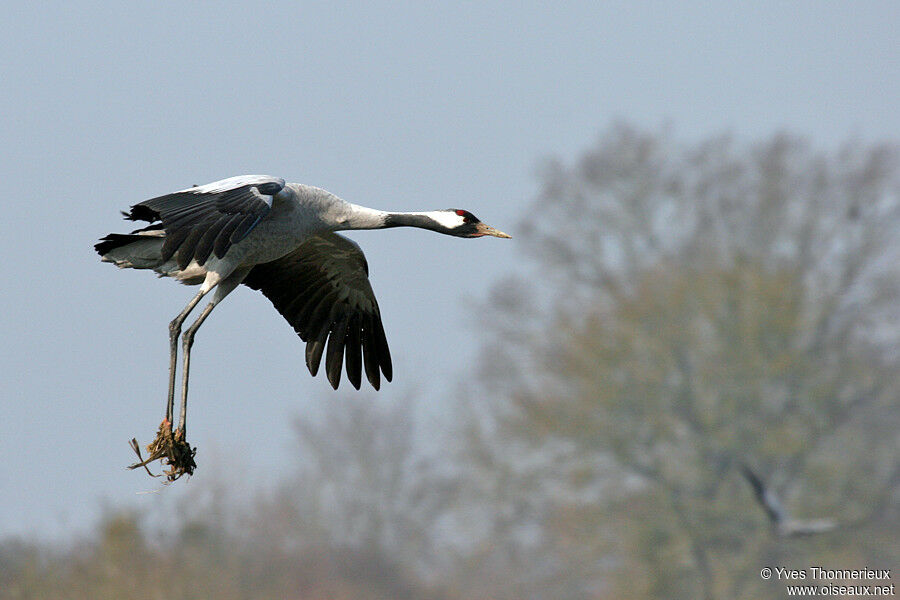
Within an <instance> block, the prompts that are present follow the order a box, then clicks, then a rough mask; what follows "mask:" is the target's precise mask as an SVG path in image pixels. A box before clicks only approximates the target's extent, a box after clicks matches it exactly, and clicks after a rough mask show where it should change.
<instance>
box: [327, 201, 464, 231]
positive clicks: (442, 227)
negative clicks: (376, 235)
mask: <svg viewBox="0 0 900 600" xmlns="http://www.w3.org/2000/svg"><path fill="white" fill-rule="evenodd" d="M341 221H342V222H341V223H340V225H339V226H338V229H385V228H388V227H419V228H421V229H431V230H433V231H439V232H442V233H447V232H448V231H451V230H453V229H454V228H456V227H459V226H460V225H462V224H463V217H461V216H460V215H457V214H456V213H454V212H453V211H447V210H431V211H424V212H387V211H383V210H375V209H372V208H367V207H365V206H359V205H357V204H349V207H348V210H347V212H346V213H345V214H344V218H343V219H342V220H341Z"/></svg>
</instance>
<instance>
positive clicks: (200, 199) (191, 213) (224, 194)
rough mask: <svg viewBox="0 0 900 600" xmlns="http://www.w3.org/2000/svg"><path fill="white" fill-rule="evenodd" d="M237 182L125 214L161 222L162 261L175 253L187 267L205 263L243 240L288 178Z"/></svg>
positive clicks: (147, 203) (161, 198)
mask: <svg viewBox="0 0 900 600" xmlns="http://www.w3.org/2000/svg"><path fill="white" fill-rule="evenodd" d="M236 183H237V184H236V185H235V187H233V188H230V189H225V190H218V191H210V192H206V191H203V187H200V188H196V189H193V190H184V191H181V192H175V193H173V194H166V195H165V196H159V197H157V198H151V199H150V200H144V201H143V202H140V203H138V204H135V205H134V206H132V207H131V211H130V212H129V213H128V214H127V215H126V217H127V218H129V219H131V220H133V221H138V220H140V221H149V222H151V223H152V222H154V221H161V222H162V227H163V228H164V229H165V231H166V241H165V243H164V244H163V247H162V260H163V261H167V260H169V259H170V258H172V257H173V256H174V257H175V258H176V261H177V263H178V267H179V268H181V269H184V268H186V267H187V265H188V263H190V262H191V260H196V261H197V263H198V264H200V265H203V264H204V263H206V260H207V259H208V258H209V257H210V255H211V254H213V253H215V255H216V256H217V257H219V258H222V257H223V256H225V253H226V252H227V251H228V249H229V248H230V247H231V246H232V245H233V244H236V243H237V242H239V241H241V240H242V239H244V238H245V237H247V234H249V233H250V231H251V230H252V229H253V227H255V226H256V224H257V223H259V221H260V219H262V218H263V217H264V216H266V214H268V212H269V210H271V208H272V196H274V195H275V194H277V193H278V192H280V191H281V190H282V188H284V180H282V179H277V178H269V177H260V178H257V179H255V180H249V181H248V180H245V181H239V182H236Z"/></svg>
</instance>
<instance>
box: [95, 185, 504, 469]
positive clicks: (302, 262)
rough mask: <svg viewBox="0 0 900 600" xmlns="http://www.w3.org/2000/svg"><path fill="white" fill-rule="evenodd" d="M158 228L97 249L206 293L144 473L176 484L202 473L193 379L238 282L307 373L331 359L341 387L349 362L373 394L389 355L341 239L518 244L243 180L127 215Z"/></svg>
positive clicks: (472, 224) (366, 286)
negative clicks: (293, 338)
mask: <svg viewBox="0 0 900 600" xmlns="http://www.w3.org/2000/svg"><path fill="white" fill-rule="evenodd" d="M123 214H124V216H125V218H126V219H129V220H132V221H144V222H146V223H149V224H148V225H146V226H145V227H142V228H140V229H137V230H135V231H132V232H131V233H111V234H109V235H107V236H106V237H104V238H102V239H101V240H100V241H99V242H98V243H97V244H96V245H95V246H94V248H95V250H96V251H97V253H98V254H99V255H100V256H101V260H102V261H104V262H111V263H113V264H115V265H116V266H118V267H122V268H133V269H151V270H153V271H155V272H156V273H158V274H159V275H160V276H164V277H172V278H174V279H176V280H178V281H180V282H181V283H185V284H188V285H199V286H200V289H199V291H198V292H197V294H196V295H195V296H194V297H193V298H191V300H190V301H189V302H188V303H187V305H186V306H185V307H184V309H183V310H182V311H181V312H180V313H179V314H178V315H177V316H176V317H175V318H174V319H173V320H172V322H171V323H169V387H168V397H167V402H166V417H165V419H164V420H163V422H162V424H161V425H160V428H159V431H158V432H157V437H156V439H155V440H154V441H153V442H151V444H150V445H149V446H148V447H147V449H148V451H149V453H150V456H149V458H147V459H146V460H144V459H143V458H141V456H140V450H139V449H138V446H137V442H136V441H135V440H132V447H133V448H134V449H135V451H136V452H137V453H138V456H139V459H140V462H138V463H136V464H134V465H132V466H131V468H137V467H144V468H146V465H147V464H148V463H150V462H152V461H153V460H156V459H166V460H167V464H168V465H169V466H171V469H170V470H168V471H166V473H167V475H168V479H169V480H170V481H174V480H175V479H177V478H178V477H180V476H181V475H183V474H185V473H187V474H190V473H192V472H193V469H194V467H195V466H196V465H195V464H194V460H193V457H194V453H195V452H196V450H195V449H193V448H191V447H190V445H189V444H187V441H186V435H187V430H186V418H187V397H188V375H189V370H190V356H191V345H192V344H193V342H194V336H195V335H196V333H197V330H198V329H199V328H200V326H201V325H202V324H203V322H204V321H205V320H206V318H207V317H208V316H209V314H210V312H212V310H213V308H215V307H216V305H217V304H219V302H221V301H222V300H223V299H224V298H225V297H226V296H227V295H228V294H230V293H231V292H232V291H233V290H234V289H235V288H236V287H237V286H238V285H240V284H241V283H243V284H245V285H247V286H248V287H250V288H253V289H255V290H259V291H261V292H262V293H263V295H264V296H266V297H267V298H268V299H269V300H270V301H271V302H272V304H273V305H274V306H275V309H276V310H277V311H278V312H279V313H281V315H282V316H283V317H284V318H285V319H286V320H287V322H288V323H289V324H290V325H291V327H293V328H294V331H296V332H297V334H298V335H299V336H300V338H301V339H302V340H303V341H304V342H306V366H307V367H308V368H309V371H310V373H311V374H312V375H313V376H315V375H316V373H317V372H318V370H319V365H320V363H321V360H322V357H323V355H324V357H325V373H326V376H327V378H328V381H329V383H330V384H331V386H332V387H333V388H334V389H337V388H338V385H339V384H340V380H341V370H342V365H343V364H346V375H347V379H348V380H349V381H350V383H351V384H352V385H353V387H355V388H356V389H359V387H360V384H361V379H362V373H363V371H365V374H366V379H368V381H369V383H370V384H371V385H372V387H374V388H375V389H376V390H377V389H378V388H379V387H380V385H381V376H382V375H383V376H384V378H385V379H386V380H387V381H390V380H391V377H392V368H391V355H390V351H389V350H388V344H387V338H386V337H385V333H384V327H383V326H382V323H381V313H380V311H379V308H378V302H377V301H376V300H375V293H374V292H373V291H372V286H371V284H370V283H369V278H368V265H367V263H366V259H365V256H364V255H363V252H362V250H361V249H360V247H359V246H358V245H357V244H356V243H354V242H352V241H351V240H349V239H347V238H346V237H343V236H341V235H339V234H337V233H336V232H337V231H342V230H353V229H386V228H390V227H419V228H422V229H430V230H432V231H436V232H438V233H443V234H447V235H453V236H457V237H463V238H476V237H482V236H493V237H498V238H509V237H511V236H509V235H507V234H505V233H503V232H502V231H498V230H497V229H494V228H493V227H490V226H488V225H486V224H484V223H482V222H481V221H480V220H478V218H476V217H475V215H473V214H472V213H470V212H468V211H466V210H461V209H446V210H433V211H425V212H387V211H381V210H375V209H372V208H366V207H364V206H359V205H356V204H351V203H350V202H346V201H344V200H342V199H340V198H338V197H337V196H335V195H334V194H331V193H329V192H327V191H325V190H323V189H320V188H317V187H313V186H308V185H302V184H299V183H285V181H284V180H283V179H281V178H278V177H269V176H265V175H243V176H238V177H231V178H229V179H223V180H221V181H214V182H212V183H208V184H206V185H200V186H194V187H191V188H188V189H184V190H181V191H177V192H173V193H171V194H166V195H163V196H159V197H156V198H151V199H150V200H145V201H143V202H139V203H138V204H135V205H134V206H132V207H131V209H130V210H129V212H127V213H123ZM210 292H213V295H212V299H211V300H210V302H209V303H208V304H207V305H206V306H205V307H204V308H203V310H202V311H201V312H200V315H199V316H198V317H197V319H196V320H195V321H194V322H193V324H191V325H190V326H189V327H188V328H187V329H186V330H185V331H184V334H183V335H182V326H183V324H184V322H185V320H186V319H187V317H188V315H189V314H190V313H191V311H192V310H193V309H194V307H196V306H197V304H198V303H199V302H200V301H201V300H202V299H203V298H204V297H205V296H206V295H207V294H208V293H210ZM179 337H180V338H181V347H182V370H181V406H180V414H179V421H178V427H177V428H176V429H175V430H174V431H173V423H174V421H173V417H174V415H173V412H174V405H175V384H176V363H177V360H178V340H179Z"/></svg>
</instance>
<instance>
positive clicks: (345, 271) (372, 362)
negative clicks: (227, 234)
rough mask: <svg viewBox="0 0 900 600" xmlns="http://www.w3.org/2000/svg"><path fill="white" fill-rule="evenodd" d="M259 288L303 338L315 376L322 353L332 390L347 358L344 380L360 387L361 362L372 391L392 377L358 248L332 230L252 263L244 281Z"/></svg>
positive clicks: (363, 259)
mask: <svg viewBox="0 0 900 600" xmlns="http://www.w3.org/2000/svg"><path fill="white" fill-rule="evenodd" d="M243 283H244V284H246V285H247V286H249V287H251V288H253V289H255V290H260V291H261V292H262V293H263V295H265V297H266V298H268V299H269V300H271V301H272V304H273V305H274V306H275V308H276V310H278V312H279V313H281V315H282V316H283V317H284V318H285V319H286V320H287V322H288V323H290V324H291V326H292V327H293V328H294V331H296V332H297V334H298V335H299V336H300V339H302V340H303V341H304V342H306V366H307V367H308V368H309V372H310V373H312V374H313V375H315V374H316V373H317V372H318V371H319V365H320V364H321V361H322V355H323V353H324V355H325V372H326V375H327V376H328V381H329V383H331V386H332V387H333V388H334V389H337V388H338V385H339V384H340V380H341V365H342V363H343V362H344V359H345V357H346V366H347V379H349V380H350V383H351V384H353V387H355V388H356V389H359V387H360V384H361V380H362V370H363V363H364V364H365V372H366V378H367V379H368V380H369V383H371V384H372V387H374V388H375V389H376V390H377V389H378V388H379V387H380V386H381V373H383V374H384V377H385V379H387V380H388V381H390V380H391V376H392V368H391V353H390V350H389V349H388V343H387V338H386V337H385V334H384V327H383V325H382V324H381V311H380V310H379V309H378V302H376V300H375V292H373V291H372V286H371V284H370V283H369V267H368V265H367V264H366V258H365V256H364V255H363V253H362V250H360V248H359V246H357V245H356V244H354V243H353V242H351V241H350V240H348V239H347V238H345V237H342V236H340V235H338V234H336V233H326V234H321V235H317V236H314V237H312V238H310V239H308V240H307V241H305V242H304V243H303V244H302V245H301V246H300V247H299V248H297V249H296V250H294V251H293V252H291V253H290V254H288V255H287V256H284V257H282V258H279V259H278V260H274V261H272V262H268V263H264V264H261V265H256V266H255V267H253V269H252V270H251V271H250V273H249V274H248V275H247V277H246V278H245V279H244V281H243Z"/></svg>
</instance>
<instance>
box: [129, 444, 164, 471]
mask: <svg viewBox="0 0 900 600" xmlns="http://www.w3.org/2000/svg"><path fill="white" fill-rule="evenodd" d="M128 445H129V446H131V449H132V450H134V453H135V454H137V457H138V461H140V462H137V463H135V464H133V465H128V468H129V469H137V468H138V467H144V470H145V471H147V475H149V476H150V477H159V475H156V474H155V473H153V471H151V470H150V468H149V467H147V463H148V462H150V461H151V459H149V458H148V459H147V460H144V457H143V456H141V447H140V445H139V444H138V441H137V438H131V441H130V442H128Z"/></svg>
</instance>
